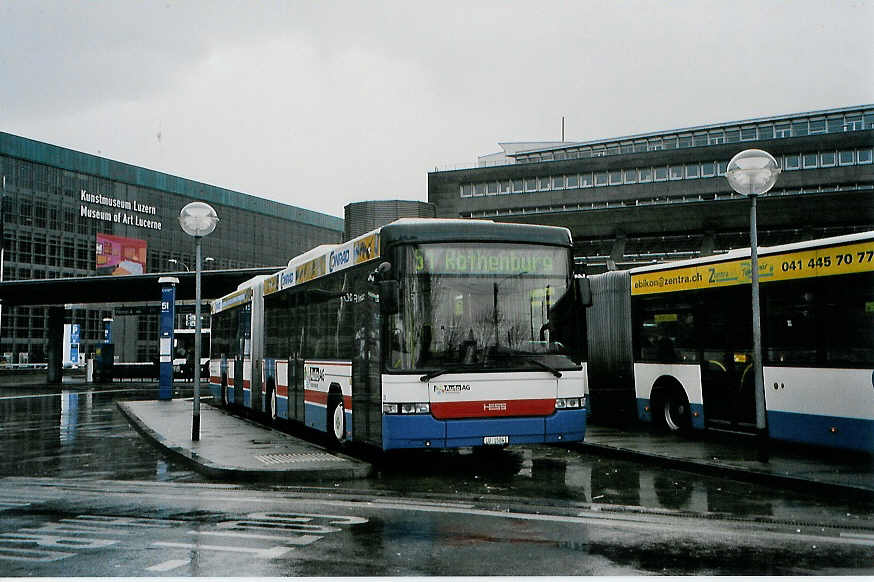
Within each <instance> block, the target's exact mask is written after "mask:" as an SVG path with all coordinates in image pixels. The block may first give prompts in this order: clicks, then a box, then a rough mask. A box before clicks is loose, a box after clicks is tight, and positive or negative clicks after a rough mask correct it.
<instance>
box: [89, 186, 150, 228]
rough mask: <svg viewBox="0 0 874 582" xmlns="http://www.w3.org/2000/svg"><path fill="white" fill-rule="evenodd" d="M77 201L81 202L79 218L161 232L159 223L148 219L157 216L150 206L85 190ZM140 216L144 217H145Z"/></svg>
mask: <svg viewBox="0 0 874 582" xmlns="http://www.w3.org/2000/svg"><path fill="white" fill-rule="evenodd" d="M79 200H80V202H82V204H81V205H80V206H79V216H84V217H86V218H91V219H93V220H100V221H104V222H115V223H118V224H126V225H130V226H136V227H138V228H149V229H152V230H161V226H162V225H161V221H160V220H156V219H154V218H149V217H152V216H156V215H157V214H158V210H157V209H156V208H155V207H154V206H152V205H150V204H143V203H141V202H138V201H136V200H133V201H131V200H122V199H120V198H112V197H109V196H104V195H103V194H94V193H93V192H88V191H87V190H82V191H81V192H80V193H79ZM89 204H95V205H97V206H98V208H93V207H91V206H88V205H89ZM141 215H146V217H144V216H141Z"/></svg>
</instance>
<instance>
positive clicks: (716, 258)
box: [629, 230, 874, 274]
mask: <svg viewBox="0 0 874 582" xmlns="http://www.w3.org/2000/svg"><path fill="white" fill-rule="evenodd" d="M870 239H874V230H869V231H866V232H857V233H853V234H845V235H840V236H832V237H828V238H820V239H814V240H806V241H801V242H797V243H789V244H784V245H777V246H773V247H759V249H758V254H759V256H767V255H776V254H781V253H786V252H792V251H797V250H808V249H815V248H820V247H830V246H833V245H840V244H844V243H851V242H857V241H864V240H870ZM749 256H750V249H749V248H745V249H734V250H731V251H729V252H727V253H721V254H718V255H710V256H707V257H698V258H695V259H684V260H680V261H671V262H668V263H657V264H654V265H644V266H640V267H634V268H633V269H629V272H630V273H631V274H636V273H649V272H653V271H661V270H665V269H676V268H677V267H688V266H692V265H707V264H713V263H721V262H724V261H731V260H735V259H743V258H745V257H749Z"/></svg>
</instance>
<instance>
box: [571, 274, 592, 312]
mask: <svg viewBox="0 0 874 582" xmlns="http://www.w3.org/2000/svg"><path fill="white" fill-rule="evenodd" d="M574 280H575V281H576V283H577V301H579V302H580V305H582V306H583V307H591V306H592V287H591V285H590V284H589V279H588V278H587V277H580V276H577V277H575V279H574Z"/></svg>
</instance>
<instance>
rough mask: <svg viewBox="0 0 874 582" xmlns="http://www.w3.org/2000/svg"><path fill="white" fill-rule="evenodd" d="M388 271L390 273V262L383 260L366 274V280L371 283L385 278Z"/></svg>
mask: <svg viewBox="0 0 874 582" xmlns="http://www.w3.org/2000/svg"><path fill="white" fill-rule="evenodd" d="M389 273H391V263H389V262H388V261H383V262H382V263H380V264H379V266H378V267H377V268H375V269H374V270H373V272H372V273H370V275H368V276H367V280H368V281H370V282H371V283H373V282H379V281H382V280H383V279H385V278H386V277H387V276H388V274H389Z"/></svg>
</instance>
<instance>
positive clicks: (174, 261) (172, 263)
mask: <svg viewBox="0 0 874 582" xmlns="http://www.w3.org/2000/svg"><path fill="white" fill-rule="evenodd" d="M167 262H168V263H170V264H171V265H182V266H183V267H185V271H186V272H187V271H190V270H191V269H189V268H188V265H186V264H185V263H183V262H182V261H180V260H179V259H167Z"/></svg>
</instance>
